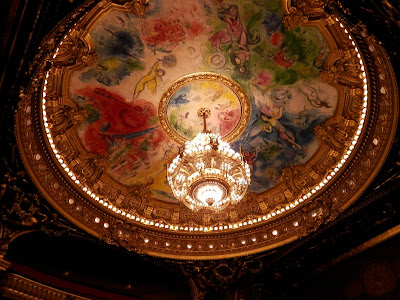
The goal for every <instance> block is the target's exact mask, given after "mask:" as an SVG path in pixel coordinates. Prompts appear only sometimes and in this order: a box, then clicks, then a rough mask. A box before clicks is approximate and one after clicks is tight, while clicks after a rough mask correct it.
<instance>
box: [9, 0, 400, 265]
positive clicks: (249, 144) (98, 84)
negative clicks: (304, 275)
mask: <svg viewBox="0 0 400 300" xmlns="http://www.w3.org/2000/svg"><path fill="white" fill-rule="evenodd" d="M328 2H329V1H315V0H307V1H281V0H268V1H267V0H265V1H260V0H245V1H242V0H241V1H239V0H237V1H235V0H199V1H187V0H174V1H172V0H171V1H170V0H163V1H161V0H150V1H148V0H147V1H146V0H102V1H98V2H93V5H92V6H90V5H88V6H82V7H81V9H83V10H86V14H85V16H84V17H82V18H79V19H78V18H77V15H78V14H77V13H74V12H73V13H71V15H70V16H69V19H68V18H67V19H65V20H64V21H63V22H61V23H60V24H59V25H57V27H56V28H54V30H53V31H51V32H50V33H49V35H48V36H47V37H46V38H45V40H44V41H43V47H42V49H46V50H43V51H45V52H40V53H39V54H38V56H37V57H36V65H35V66H36V67H35V68H36V73H35V74H36V75H35V78H34V79H33V80H32V82H31V83H30V84H29V86H27V87H26V92H25V93H24V95H26V96H24V97H22V100H21V102H20V108H19V112H18V115H17V125H16V128H17V136H18V142H19V146H20V147H19V148H20V152H21V156H22V157H23V159H24V161H25V164H26V165H27V169H28V171H29V173H30V175H31V176H32V178H33V180H34V181H35V183H36V185H37V186H38V187H39V189H40V190H41V191H42V193H43V194H44V196H45V197H46V199H48V200H49V202H50V203H51V204H53V205H54V206H55V207H56V208H57V209H58V210H59V211H60V212H61V213H62V214H63V215H65V216H66V217H67V218H68V219H69V220H71V221H72V222H74V223H75V224H77V225H78V226H80V227H82V228H83V229H85V230H86V231H88V232H90V233H92V234H93V235H96V236H98V237H100V238H101V239H103V240H105V241H107V242H108V243H112V244H118V245H121V246H123V247H125V248H127V249H129V250H133V251H137V252H142V253H148V254H151V255H156V256H163V257H172V258H179V259H210V258H222V257H234V256H238V255H246V254H251V253H256V252H259V251H263V250H266V249H270V248H273V247H277V246H279V245H282V244H284V243H288V242H290V241H292V240H294V239H296V238H299V237H301V236H304V235H306V234H309V233H311V232H313V231H315V230H316V229H318V227H319V226H321V225H322V224H324V223H326V222H329V221H331V220H334V219H335V218H336V217H337V216H338V214H339V213H340V212H341V211H342V210H344V209H345V208H346V207H348V206H349V205H350V204H351V203H353V201H355V200H356V199H357V197H358V196H359V195H360V193H362V191H363V190H364V189H365V188H366V187H367V185H368V184H369V182H371V180H372V179H373V178H374V176H375V175H376V173H377V172H378V170H379V168H380V166H381V164H382V162H383V160H384V158H385V157H386V155H387V153H388V151H389V148H390V144H391V142H392V140H393V137H394V128H395V125H396V122H397V102H396V99H397V90H396V88H395V83H394V81H393V79H392V73H391V72H392V71H391V66H390V63H389V61H388V60H387V58H386V55H385V53H384V52H383V50H382V49H381V48H380V46H379V44H378V43H377V42H376V41H375V40H374V39H373V38H369V37H368V38H367V36H366V35H365V33H363V32H362V31H361V30H360V29H359V28H357V27H355V26H353V27H351V28H350V27H348V26H347V23H346V20H344V19H343V18H341V16H340V14H339V13H338V12H337V11H335V9H334V8H333V7H330V6H329V3H328ZM67 20H69V21H68V22H67ZM71 22H72V23H71ZM67 24H69V25H67ZM72 24H73V25H72ZM371 80H373V82H374V84H370V82H371ZM375 83H376V84H375ZM203 108H206V109H208V110H209V111H210V116H209V118H208V119H207V120H206V122H207V124H204V122H205V121H204V119H201V118H199V116H198V111H199V110H200V109H203ZM205 125H206V126H207V129H209V130H211V132H212V133H218V134H219V135H220V136H221V137H222V139H223V140H224V141H225V142H228V143H229V144H230V146H231V147H232V149H233V150H234V151H236V152H241V153H242V155H243V157H244V159H245V160H246V161H247V163H248V165H249V168H250V171H251V172H250V173H251V184H250V186H249V187H248V190H247V193H246V195H245V197H244V198H243V199H242V200H241V201H240V202H238V203H235V204H229V205H227V206H226V207H224V208H223V209H221V210H215V211H211V210H209V209H207V208H201V209H199V210H191V209H189V208H188V207H186V206H185V205H183V204H182V203H180V202H179V201H178V200H176V199H175V198H174V196H173V193H172V191H171V188H170V187H169V185H168V182H167V166H168V165H170V164H171V162H173V159H174V158H175V156H176V155H177V153H178V152H179V151H180V149H182V144H183V143H185V142H186V141H190V140H192V139H193V138H194V137H195V136H196V134H197V133H199V132H202V131H203V129H204V127H205ZM238 155H239V154H238ZM239 156H240V155H239Z"/></svg>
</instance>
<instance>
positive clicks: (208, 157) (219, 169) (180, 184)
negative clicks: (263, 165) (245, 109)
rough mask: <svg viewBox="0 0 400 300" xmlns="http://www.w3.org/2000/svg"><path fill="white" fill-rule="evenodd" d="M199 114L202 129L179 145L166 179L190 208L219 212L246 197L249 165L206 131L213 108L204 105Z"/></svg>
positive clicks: (225, 144)
mask: <svg viewBox="0 0 400 300" xmlns="http://www.w3.org/2000/svg"><path fill="white" fill-rule="evenodd" d="M197 115H198V116H199V117H201V118H203V124H204V129H203V132H201V133H199V134H197V136H196V137H195V138H194V139H193V140H192V141H188V142H186V143H184V144H183V145H182V147H180V150H179V153H178V154H177V156H176V157H175V158H174V159H173V161H172V163H171V164H170V165H169V166H168V168H167V179H168V183H169V185H170V187H171V189H172V192H173V194H174V196H175V197H176V198H177V199H178V200H179V201H181V202H183V203H184V204H185V205H186V206H187V207H189V208H190V209H192V210H195V211H197V210H199V209H202V208H205V209H210V210H213V211H219V210H222V209H224V208H225V207H227V206H228V205H229V204H235V203H238V202H239V201H240V200H242V199H243V197H244V195H245V193H246V191H247V188H248V186H249V184H250V168H249V165H248V164H247V162H246V161H245V160H244V158H243V155H242V154H239V153H237V152H235V151H234V150H232V149H231V148H230V146H229V144H228V143H226V142H224V141H222V140H221V137H220V136H219V135H218V134H214V133H211V132H209V131H207V126H206V118H208V117H210V115H211V111H210V110H209V109H206V108H201V109H199V110H198V112H197Z"/></svg>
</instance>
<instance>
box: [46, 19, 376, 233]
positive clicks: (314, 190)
mask: <svg viewBox="0 0 400 300" xmlns="http://www.w3.org/2000/svg"><path fill="white" fill-rule="evenodd" d="M336 21H337V22H339V20H338V19H336ZM339 25H340V27H342V28H344V26H343V24H342V23H339ZM70 31H71V30H70ZM344 32H345V33H346V34H348V38H349V40H351V43H352V45H353V46H354V50H355V52H356V53H357V58H358V59H359V63H360V65H361V71H362V74H361V75H362V80H363V90H364V97H363V110H362V114H361V119H360V121H359V126H358V128H357V132H356V134H355V136H354V138H353V141H352V143H351V145H350V146H349V148H348V150H347V151H346V153H345V155H344V156H343V157H342V159H341V160H340V162H339V163H338V164H337V165H336V166H335V167H334V168H333V170H332V171H331V172H330V173H329V174H328V175H327V176H326V178H325V179H324V180H323V181H321V182H320V183H319V184H318V185H316V186H314V187H313V188H312V189H310V191H309V192H308V193H307V194H305V195H303V196H302V197H300V198H298V199H297V200H295V201H293V202H291V203H290V204H288V205H286V206H285V207H282V208H279V209H276V210H275V211H273V212H271V213H269V214H267V215H263V216H262V217H258V218H254V219H252V220H247V221H243V222H238V223H234V224H228V225H219V226H209V227H207V226H198V227H196V226H177V225H172V224H168V223H164V222H154V221H151V220H148V219H146V218H143V217H139V216H136V215H133V214H131V213H128V212H126V211H124V210H121V209H119V208H117V207H116V206H114V205H113V204H111V203H108V201H107V199H100V197H99V196H98V195H96V194H95V193H94V192H92V191H91V190H90V188H88V187H86V186H84V185H83V184H81V182H80V181H79V179H78V178H77V177H76V175H75V174H74V173H73V172H72V171H71V170H70V169H69V168H68V166H67V164H66V162H65V161H64V160H63V158H62V156H61V155H60V154H59V153H58V151H57V149H56V146H55V144H54V141H53V137H52V135H51V132H50V129H49V124H48V122H47V113H46V90H47V83H48V78H49V71H48V72H47V73H46V76H45V81H44V87H43V93H42V109H43V110H42V114H43V125H44V128H45V132H46V136H47V139H48V142H49V144H50V146H51V148H52V151H53V153H54V155H55V157H56V158H57V160H58V162H59V164H60V166H61V167H62V168H63V169H64V171H65V172H66V173H67V174H68V176H69V177H70V178H71V179H72V181H73V182H75V184H76V185H78V186H79V187H80V188H81V189H82V190H83V191H84V192H85V193H86V194H87V195H88V196H90V197H91V198H92V199H94V200H95V201H96V202H98V203H99V204H101V205H103V206H104V207H106V208H108V209H109V210H111V211H113V212H114V213H117V214H120V215H122V216H123V217H126V218H128V219H131V220H134V221H137V222H140V223H142V224H143V225H148V226H154V227H157V228H163V229H164V228H165V229H169V230H171V231H177V230H179V231H191V232H192V231H195V232H210V231H222V230H228V229H237V228H241V227H243V226H249V225H253V224H256V223H258V222H261V221H266V220H268V219H271V218H273V217H275V216H276V215H279V214H282V213H285V212H287V211H289V210H290V209H293V208H295V207H296V206H298V205H299V204H300V203H302V202H303V201H305V200H307V199H309V198H310V197H311V196H312V195H314V194H315V193H317V192H318V191H319V190H320V189H321V188H323V187H324V186H325V185H326V184H327V183H328V182H329V181H330V180H331V179H332V178H333V176H335V175H336V173H337V172H339V170H340V168H341V167H342V166H343V165H344V163H345V162H346V160H347V159H348V158H349V156H350V154H351V153H352V151H353V150H354V148H355V145H356V144H357V141H358V139H359V137H360V135H361V131H362V129H363V126H364V121H365V118H366V113H367V105H368V84H367V78H366V73H365V69H364V63H363V61H362V58H361V54H360V52H359V50H358V48H357V46H356V44H355V42H354V40H353V38H352V36H351V35H350V34H349V32H348V30H347V29H346V28H344ZM66 38H67V35H65V36H64V39H66ZM62 44H63V41H61V43H60V47H61V45H62ZM58 52H59V47H58V48H57V49H56V52H55V54H54V55H53V59H54V58H55V57H56V56H57V54H58ZM70 200H72V199H70ZM72 202H73V201H72ZM70 204H73V203H71V202H70ZM94 221H95V223H100V219H99V218H98V217H96V218H95V220H94ZM296 224H297V225H295V226H298V223H297V222H296ZM103 225H104V227H105V228H108V227H109V224H108V223H104V224H103ZM272 234H273V235H278V231H276V230H275V231H273V232H272Z"/></svg>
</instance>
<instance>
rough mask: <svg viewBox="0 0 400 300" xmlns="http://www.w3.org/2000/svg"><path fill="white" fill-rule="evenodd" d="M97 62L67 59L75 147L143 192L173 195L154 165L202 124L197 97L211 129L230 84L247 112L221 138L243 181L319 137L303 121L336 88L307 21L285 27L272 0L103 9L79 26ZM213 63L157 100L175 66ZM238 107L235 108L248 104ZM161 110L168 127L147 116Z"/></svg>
mask: <svg viewBox="0 0 400 300" xmlns="http://www.w3.org/2000/svg"><path fill="white" fill-rule="evenodd" d="M87 39H88V40H89V41H90V43H91V44H93V49H94V51H95V53H96V55H97V63H96V64H94V65H90V66H83V67H81V68H78V69H74V70H73V71H72V74H71V80H70V84H69V86H70V88H69V97H70V98H71V99H72V100H74V101H75V103H76V104H77V105H78V106H79V107H81V108H83V109H84V110H85V111H86V112H87V118H86V120H85V121H84V122H82V123H81V124H80V126H79V127H77V129H76V130H77V132H78V135H79V138H80V141H81V142H82V144H83V145H84V147H85V149H86V150H87V151H88V152H90V153H93V154H97V155H100V156H101V157H102V158H104V159H105V160H106V161H107V168H106V172H107V173H108V174H109V175H110V176H111V177H112V178H113V179H115V180H116V181H118V182H119V183H121V184H123V185H127V186H132V185H140V184H145V183H146V182H150V181H151V182H153V184H152V185H151V191H152V194H153V196H154V197H155V198H157V199H160V200H167V201H172V202H176V200H175V198H174V197H173V195H172V193H171V191H170V188H169V186H168V185H167V182H166V178H165V173H166V166H167V163H168V162H170V161H171V158H172V157H173V156H174V155H176V153H177V150H178V147H179V145H180V143H181V142H182V141H184V140H190V139H193V138H194V137H195V136H196V134H197V133H198V132H201V131H202V129H203V124H202V120H201V119H199V118H198V117H197V110H198V109H199V108H201V107H209V108H210V109H212V113H211V118H210V119H209V120H208V123H209V124H208V128H209V129H210V130H211V131H212V132H214V133H219V134H220V135H221V136H222V137H225V136H228V135H229V134H231V135H232V131H234V130H237V129H238V128H237V126H238V124H239V119H240V118H241V114H242V108H243V107H242V106H241V104H240V100H239V99H238V97H237V96H236V95H235V93H234V92H233V91H232V90H231V89H230V88H229V85H231V84H237V85H239V86H240V87H241V88H242V89H243V92H244V93H245V94H246V95H247V97H248V98H249V99H250V101H249V102H250V103H246V104H244V103H243V105H246V106H248V107H249V108H250V110H251V115H250V117H249V118H247V119H246V120H242V121H243V122H246V123H245V124H243V125H242V126H241V127H242V129H244V131H243V130H241V132H240V134H234V135H235V136H236V141H235V142H234V143H233V144H232V146H233V148H234V149H235V150H236V151H238V150H239V148H241V147H242V149H243V150H244V151H245V155H246V158H247V161H248V163H250V164H251V166H252V184H251V186H250V189H249V190H250V191H251V192H254V193H257V194H260V193H262V192H265V191H267V190H268V189H269V188H271V187H274V186H275V185H277V184H278V183H279V180H280V177H281V172H282V168H284V167H288V166H294V165H298V164H304V163H306V162H307V161H308V160H309V159H310V158H311V157H312V155H313V154H314V153H315V151H316V150H317V149H318V146H319V143H318V141H317V139H316V136H315V134H314V133H313V128H314V127H315V126H316V125H318V124H320V123H321V122H323V121H324V120H326V119H328V118H330V117H332V116H333V114H334V112H335V109H336V103H337V95H338V93H337V90H336V88H334V87H333V86H331V85H329V84H327V83H323V82H321V80H320V79H318V74H319V71H320V69H321V68H322V66H323V63H324V61H325V59H326V58H327V56H328V55H329V53H330V50H329V47H328V44H327V42H326V41H325V39H324V37H323V35H322V33H321V32H320V31H319V30H318V29H317V28H316V27H297V28H295V29H293V30H285V29H284V27H283V11H282V7H281V5H280V1H279V0H275V1H269V2H266V3H262V2H253V1H219V2H215V1H212V0H210V1H189V2H188V1H183V0H182V1H152V2H151V4H150V7H149V9H148V11H147V15H146V18H145V19H139V18H137V17H136V16H135V15H134V14H133V12H130V11H119V10H110V11H109V12H107V13H106V14H104V15H102V16H101V17H100V18H99V20H98V21H97V22H96V23H95V24H94V25H93V27H91V28H88V35H87ZM199 72H203V73H209V74H220V75H224V76H226V77H228V78H231V81H232V83H230V84H229V85H228V84H227V85H223V84H222V85H221V84H218V83H215V82H213V79H210V80H209V81H208V82H207V81H206V80H202V81H199V82H196V83H195V82H192V83H188V84H186V85H184V86H182V87H181V88H180V89H179V90H177V91H175V94H174V95H172V96H171V98H170V99H169V102H168V105H167V109H166V111H162V112H161V111H158V112H157V108H158V106H159V103H160V99H161V98H162V95H163V93H165V91H166V90H168V88H169V87H170V86H171V84H172V83H174V82H175V81H176V80H179V79H180V78H182V77H183V76H186V75H188V74H196V73H199ZM249 108H247V109H249ZM164 113H165V114H166V118H167V119H168V122H169V124H170V127H171V129H172V130H173V131H174V132H175V133H174V134H177V135H179V136H180V137H182V139H176V138H174V137H173V136H169V135H168V133H169V132H168V131H167V132H165V130H163V127H162V126H161V125H160V122H159V120H158V118H157V116H158V115H159V114H161V115H162V114H164Z"/></svg>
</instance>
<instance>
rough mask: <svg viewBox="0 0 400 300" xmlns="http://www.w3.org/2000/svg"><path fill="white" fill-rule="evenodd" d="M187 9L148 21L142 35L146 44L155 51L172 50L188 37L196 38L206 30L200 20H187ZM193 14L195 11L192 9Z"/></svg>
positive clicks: (142, 28) (143, 26) (144, 25)
mask: <svg viewBox="0 0 400 300" xmlns="http://www.w3.org/2000/svg"><path fill="white" fill-rule="evenodd" d="M184 14H185V11H184V10H178V11H177V12H175V13H173V14H171V15H170V16H167V17H165V18H164V19H162V20H154V21H147V22H146V23H145V24H143V25H142V27H141V36H142V38H143V40H144V42H145V43H146V45H147V46H148V47H149V48H150V49H152V50H153V51H161V50H163V51H170V50H172V49H174V48H175V47H176V46H177V45H178V44H179V43H180V42H182V41H184V40H185V39H186V38H187V37H189V38H190V39H194V38H196V37H197V36H199V35H201V34H204V33H205V32H206V27H205V25H204V24H202V23H201V22H198V21H193V20H192V21H190V22H189V21H187V20H186V19H185V17H184ZM191 14H192V15H193V12H192V11H191Z"/></svg>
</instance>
